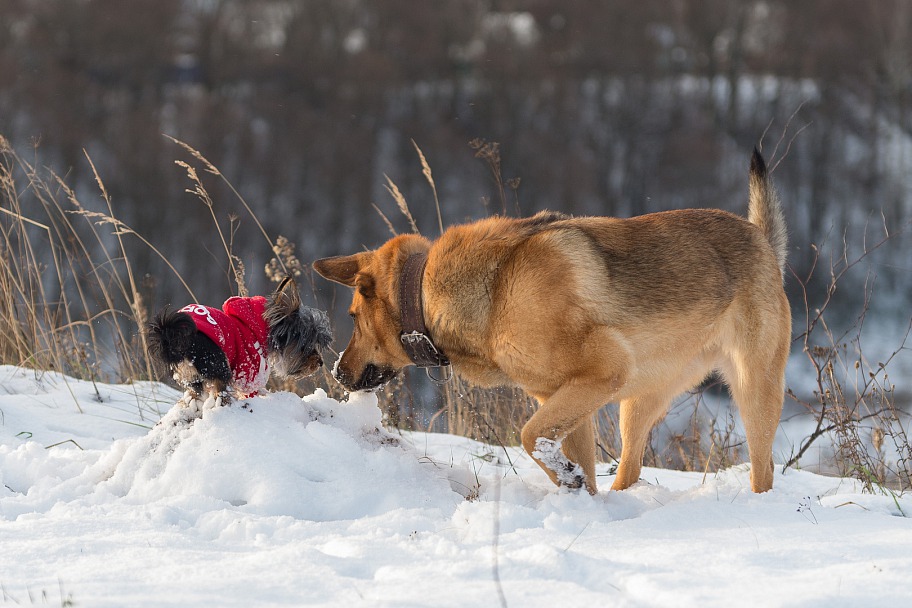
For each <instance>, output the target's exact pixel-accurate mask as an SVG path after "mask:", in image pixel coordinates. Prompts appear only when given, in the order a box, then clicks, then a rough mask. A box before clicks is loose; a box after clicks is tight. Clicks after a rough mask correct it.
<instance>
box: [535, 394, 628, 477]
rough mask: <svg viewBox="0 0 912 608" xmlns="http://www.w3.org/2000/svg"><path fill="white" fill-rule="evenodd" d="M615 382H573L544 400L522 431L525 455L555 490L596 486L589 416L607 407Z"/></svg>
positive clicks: (591, 427)
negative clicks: (529, 457) (549, 479)
mask: <svg viewBox="0 0 912 608" xmlns="http://www.w3.org/2000/svg"><path fill="white" fill-rule="evenodd" d="M617 386H618V381H617V380H616V379H594V380H580V379H572V380H571V381H570V382H567V383H566V384H565V385H564V386H562V387H561V388H560V389H558V390H557V391H556V392H554V393H553V394H552V395H551V396H550V397H548V398H547V399H540V401H541V407H540V408H539V409H538V411H537V412H535V415H533V416H532V418H531V419H530V420H529V422H527V423H526V425H525V426H524V427H523V429H522V443H523V447H524V448H525V450H526V452H528V453H529V455H530V456H532V458H533V459H534V460H535V462H537V463H538V465H539V466H540V467H541V468H542V469H544V471H545V473H547V474H548V476H549V477H550V478H551V481H553V482H554V483H555V484H556V485H558V486H566V487H568V488H572V489H576V488H581V487H582V486H583V485H585V486H586V490H587V491H588V492H589V493H590V494H595V493H596V491H597V488H596V484H595V432H594V428H593V425H592V416H593V414H594V413H595V412H596V411H598V409H599V408H600V407H602V405H604V404H605V403H607V402H608V401H609V400H610V398H611V395H612V394H613V393H614V392H615V390H616V389H617Z"/></svg>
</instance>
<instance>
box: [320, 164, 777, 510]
mask: <svg viewBox="0 0 912 608" xmlns="http://www.w3.org/2000/svg"><path fill="white" fill-rule="evenodd" d="M414 254H426V256H427V258H426V267H423V270H422V269H421V268H418V270H417V271H408V270H407V273H411V274H417V277H418V279H417V280H418V282H417V291H416V294H415V295H416V296H417V297H419V298H420V299H418V300H417V301H418V306H419V308H418V310H419V311H420V312H419V314H418V316H419V317H423V321H424V322H425V323H426V326H427V330H425V333H426V334H428V336H429V338H430V340H428V344H430V342H431V341H432V342H433V344H434V345H435V346H436V348H437V349H439V351H441V353H442V356H441V360H442V362H443V363H446V362H447V361H446V360H445V359H446V358H448V359H449V360H450V361H452V365H453V367H454V369H455V370H456V371H457V372H459V373H460V374H461V375H462V376H463V377H464V378H466V379H468V380H469V381H471V382H475V383H477V384H480V385H487V386H491V385H515V386H519V387H521V388H522V389H524V390H525V391H526V392H527V393H529V394H530V395H532V396H534V397H535V398H536V399H537V400H538V402H539V403H540V404H541V407H540V408H539V409H538V411H537V412H536V413H535V414H534V415H533V416H532V418H531V419H530V420H529V422H528V423H527V424H526V425H525V426H524V427H523V429H522V443H523V447H524V448H525V449H526V451H527V452H528V453H529V454H530V455H532V457H533V458H534V459H535V460H536V462H537V463H538V464H539V465H540V466H541V467H542V468H543V469H544V470H545V472H546V473H547V474H548V475H549V476H550V477H551V480H552V481H553V482H554V483H555V484H558V485H566V486H569V487H571V488H579V487H581V486H582V485H583V484H585V486H586V489H587V490H588V491H589V492H590V493H592V494H594V493H595V492H596V485H595V436H594V427H593V415H594V414H595V413H596V411H597V410H598V409H599V408H601V407H602V406H603V405H605V404H606V403H609V402H620V408H621V409H620V430H621V440H622V442H623V447H622V451H621V459H620V465H619V467H618V471H617V478H616V479H615V481H614V484H613V485H612V489H614V490H622V489H624V488H627V487H629V486H631V485H632V484H634V483H636V482H637V480H638V479H639V474H640V469H641V466H642V460H643V451H644V449H645V446H646V442H647V440H648V437H649V431H650V429H652V427H653V426H654V425H655V424H656V423H657V422H658V421H659V420H660V419H661V418H662V417H663V416H664V415H665V413H666V411H667V409H668V406H669V404H670V402H671V400H672V398H673V397H675V396H676V395H678V394H680V393H682V392H684V391H686V390H688V389H691V388H693V387H694V386H696V385H698V384H699V383H700V382H701V381H702V380H703V379H704V378H706V376H707V375H708V374H709V373H710V372H712V371H713V370H717V371H719V372H720V373H721V374H722V376H723V378H724V379H725V380H726V382H727V384H728V386H729V388H730V390H731V393H732V395H733V397H734V399H735V401H736V402H737V404H738V406H739V407H740V411H741V417H742V419H743V421H744V427H745V431H746V434H747V442H748V448H749V452H750V460H751V487H752V489H753V490H754V491H755V492H765V491H766V490H769V489H770V488H771V487H772V485H773V460H772V445H773V437H774V435H775V433H776V427H777V426H778V421H779V416H780V414H781V411H782V400H783V388H784V386H783V385H784V371H785V364H786V359H787V358H788V354H789V344H790V337H791V317H790V310H789V304H788V301H787V299H786V296H785V292H784V290H783V288H782V281H783V272H782V271H783V268H784V265H785V256H786V232H785V222H784V220H783V217H782V212H781V209H780V204H779V200H778V197H777V195H776V192H775V190H774V187H773V185H772V182H771V180H770V178H769V177H768V175H767V171H766V165H765V164H764V162H763V158H762V157H761V156H760V154H759V152H757V151H756V150H755V151H754V156H753V158H752V160H751V171H750V201H749V221H747V220H745V219H743V218H741V217H738V216H736V215H733V214H731V213H727V212H724V211H719V210H709V209H686V210H680V211H667V212H663V213H653V214H649V215H643V216H639V217H633V218H630V219H616V218H607V217H606V218H601V217H580V218H571V217H567V216H564V215H560V214H555V213H547V212H543V213H539V214H538V215H536V216H534V217H531V218H527V219H510V218H503V217H492V218H488V219H483V220H480V221H478V222H475V223H471V224H466V225H460V226H454V227H452V228H450V229H448V230H447V231H446V232H445V233H444V234H443V235H442V236H441V237H440V238H438V239H437V240H436V241H434V242H431V241H429V240H427V239H425V238H423V237H421V236H417V235H403V236H398V237H395V238H393V239H391V240H390V241H388V242H387V243H385V244H384V245H383V246H382V247H380V248H379V249H377V250H375V251H367V252H363V253H357V254H355V255H350V256H342V257H333V258H326V259H322V260H318V261H316V262H314V268H315V269H316V270H317V272H319V273H320V274H321V275H323V276H324V277H326V278H327V279H330V280H332V281H336V282H338V283H342V284H343V285H348V286H350V287H354V288H356V290H355V293H354V297H353V300H352V304H351V308H350V313H351V315H352V317H353V318H354V324H355V328H354V334H353V335H352V339H351V342H350V343H349V345H348V347H347V348H346V349H345V352H344V354H343V356H342V358H341V360H340V362H339V363H338V370H337V378H338V380H339V381H340V382H341V383H342V384H343V385H344V386H345V387H346V388H348V389H349V390H359V389H372V388H376V387H378V386H379V385H381V384H382V383H384V382H386V381H387V380H389V379H390V378H391V377H392V376H393V375H395V374H396V373H397V372H398V371H399V370H400V369H402V368H403V367H405V366H407V365H410V364H412V363H413V359H412V358H411V357H410V355H409V354H407V352H406V349H405V346H408V340H405V339H401V338H400V334H401V333H403V327H402V320H401V319H402V318H403V315H402V310H403V308H401V307H408V306H414V304H410V303H409V302H406V301H401V300H407V299H409V297H407V296H406V295H400V288H401V287H403V286H404V285H400V282H401V281H402V280H403V279H402V277H403V267H404V266H405V265H406V262H407V260H408V259H409V258H412V256H413V255H414ZM422 258H423V256H422V255H415V256H414V257H413V258H412V259H413V260H416V261H418V262H421V263H423V262H422ZM421 263H419V264H418V266H421ZM410 264H411V263H410ZM412 266H414V265H412ZM422 278H423V285H422V284H421V279H422ZM409 280H410V281H411V280H412V279H409ZM421 299H423V306H420V302H421ZM408 329H409V330H410V331H409V332H405V333H408V335H409V336H411V335H413V334H414V333H415V332H413V331H411V328H408ZM412 356H414V355H412ZM427 364H429V363H427Z"/></svg>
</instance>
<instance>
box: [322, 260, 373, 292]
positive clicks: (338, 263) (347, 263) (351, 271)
mask: <svg viewBox="0 0 912 608" xmlns="http://www.w3.org/2000/svg"><path fill="white" fill-rule="evenodd" d="M369 255H371V254H370V253H368V252H364V253H356V254H354V255H340V256H336V257H334V258H323V259H322V260H317V261H316V262H314V263H313V268H314V270H316V271H317V272H319V273H320V275H321V276H322V277H323V278H325V279H329V280H330V281H335V282H336V283H341V284H342V285H348V286H349V287H355V278H356V277H357V275H358V272H359V271H360V270H361V268H362V267H363V266H364V265H365V263H366V262H367V256H369Z"/></svg>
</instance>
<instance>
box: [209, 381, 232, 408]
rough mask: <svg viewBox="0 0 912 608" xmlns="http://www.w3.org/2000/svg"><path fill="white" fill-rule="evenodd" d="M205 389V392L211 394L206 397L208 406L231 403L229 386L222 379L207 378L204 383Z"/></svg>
mask: <svg viewBox="0 0 912 608" xmlns="http://www.w3.org/2000/svg"><path fill="white" fill-rule="evenodd" d="M204 390H205V393H206V394H207V395H208V396H209V397H208V398H207V399H206V405H207V407H219V406H222V405H228V404H229V403H231V396H230V395H229V394H228V387H227V385H225V383H224V382H222V381H221V380H218V379H211V380H206V382H205V383H204Z"/></svg>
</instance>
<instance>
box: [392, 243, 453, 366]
mask: <svg viewBox="0 0 912 608" xmlns="http://www.w3.org/2000/svg"><path fill="white" fill-rule="evenodd" d="M427 259H428V256H427V254H426V253H413V254H412V255H410V256H409V257H408V259H406V260H405V264H404V265H403V266H402V275H401V276H400V277H399V314H400V317H401V322H402V333H401V334H399V339H400V340H402V346H403V348H405V352H406V354H407V355H408V356H409V358H410V359H411V360H412V363H414V364H415V365H417V366H418V367H446V366H447V365H449V364H450V360H449V359H447V357H446V355H444V354H443V351H441V350H440V349H438V348H437V347H436V346H434V342H433V341H432V340H431V336H430V334H429V333H428V329H427V326H426V325H425V324H424V302H423V298H422V293H421V283H422V279H423V278H424V267H425V266H426V265H427Z"/></svg>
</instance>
